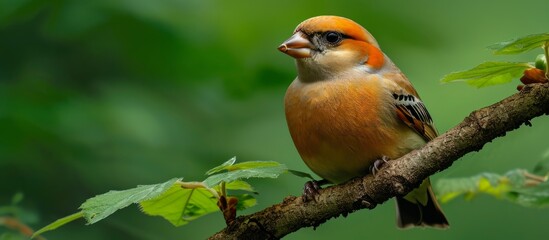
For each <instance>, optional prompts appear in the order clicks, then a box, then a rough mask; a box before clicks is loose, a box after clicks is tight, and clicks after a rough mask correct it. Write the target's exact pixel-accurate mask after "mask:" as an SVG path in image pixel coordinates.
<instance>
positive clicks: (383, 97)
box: [285, 76, 417, 183]
mask: <svg viewBox="0 0 549 240" xmlns="http://www.w3.org/2000/svg"><path fill="white" fill-rule="evenodd" d="M392 101H393V99H392V96H391V93H390V92H388V91H386V90H385V89H384V88H383V82H382V81H381V79H379V78H377V77H375V76H372V77H370V78H368V79H350V80H336V81H321V82H313V83H302V82H300V81H299V80H295V81H294V83H292V85H290V87H289V88H288V91H287V92H286V97H285V107H286V108H285V110H286V120H287V122H288V127H289V130H290V134H291V136H292V139H293V141H294V144H295V146H296V148H297V150H298V152H299V154H300V155H301V157H302V159H303V160H304V162H305V163H306V164H307V166H308V167H309V168H311V169H312V170H313V171H314V172H315V173H317V174H318V175H319V176H321V177H323V178H325V179H327V180H329V181H331V182H334V183H339V182H343V181H346V180H348V179H350V178H352V177H356V176H360V175H363V174H365V173H366V172H367V169H368V167H369V166H370V165H371V164H372V163H373V161H375V160H376V159H379V158H381V157H382V156H388V157H390V158H396V157H399V156H400V155H402V154H404V152H407V151H409V150H410V149H402V148H403V147H401V146H400V145H402V144H401V143H400V142H401V141H402V138H406V137H407V136H404V135H406V134H413V135H417V134H415V133H413V132H411V131H410V129H409V128H408V127H406V126H404V125H403V124H402V123H400V122H399V121H398V119H397V117H396V114H395V108H394V104H393V102H392ZM405 148H406V147H405ZM401 152H402V153H401Z"/></svg>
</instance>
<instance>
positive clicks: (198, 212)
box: [139, 184, 219, 227]
mask: <svg viewBox="0 0 549 240" xmlns="http://www.w3.org/2000/svg"><path fill="white" fill-rule="evenodd" d="M139 205H140V206H141V210H142V211H143V212H144V213H146V214H148V215H151V216H161V217H163V218H164V219H166V220H168V221H169V222H170V223H171V224H173V225H174V226H176V227H178V226H182V225H185V224H187V223H189V222H190V221H192V220H194V219H196V218H199V217H201V216H204V215H206V214H209V213H212V212H216V211H219V208H218V207H217V199H216V198H215V197H214V196H213V195H212V193H211V192H210V191H208V190H207V189H204V188H193V189H188V188H181V186H180V185H179V184H174V185H173V186H171V187H170V189H168V190H167V191H165V192H164V193H163V194H162V195H160V196H158V197H156V198H154V199H150V200H146V201H142V202H141V203H139Z"/></svg>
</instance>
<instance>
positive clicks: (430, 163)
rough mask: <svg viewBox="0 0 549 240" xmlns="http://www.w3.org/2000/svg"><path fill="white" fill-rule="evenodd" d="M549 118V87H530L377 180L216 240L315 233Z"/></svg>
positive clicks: (292, 202)
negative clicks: (307, 229)
mask: <svg viewBox="0 0 549 240" xmlns="http://www.w3.org/2000/svg"><path fill="white" fill-rule="evenodd" d="M543 114H549V84H532V85H527V86H526V87H525V88H524V89H522V91H520V92H519V93H516V94H514V95H512V96H510V97H508V98H506V99H504V100H502V101H500V102H498V103H496V104H494V105H491V106H488V107H485V108H482V109H479V110H477V111H474V112H472V113H471V114H470V115H469V116H468V117H466V118H465V119H464V120H463V122H461V123H460V124H459V125H457V126H456V127H454V128H452V129H450V130H449V131H448V132H446V133H444V134H442V135H440V136H439V137H437V138H436V139H434V140H432V141H430V142H429V143H427V144H426V145H425V146H424V147H422V148H421V149H418V150H415V151H412V152H410V153H408V154H406V155H404V156H403V157H401V158H399V159H395V160H392V161H389V162H388V163H387V164H385V165H384V167H383V168H382V169H381V171H380V172H379V173H378V174H376V176H375V177H374V176H372V175H367V176H365V177H362V178H356V179H353V180H351V181H349V182H347V183H345V184H342V185H337V186H333V187H330V188H326V189H322V190H321V191H320V195H319V196H318V198H317V199H316V202H315V201H312V202H307V203H304V202H303V200H302V198H301V197H293V196H290V197H286V198H285V199H284V201H283V202H282V203H279V204H276V205H273V206H271V207H268V208H266V209H264V210H262V211H259V212H257V213H254V214H250V215H247V216H240V217H238V218H237V219H236V221H234V223H233V224H231V225H230V226H228V227H227V228H225V229H223V230H222V231H220V232H218V233H216V234H215V235H213V236H211V237H210V239H279V238H282V237H283V236H285V235H287V234H289V233H291V232H294V231H297V230H298V229H300V228H303V227H315V226H318V225H320V224H321V223H323V222H326V221H327V220H329V219H330V218H333V217H338V216H339V215H343V216H346V215H347V214H348V213H351V212H354V211H356V210H359V209H363V208H369V209H373V208H375V207H376V206H377V204H380V203H383V202H385V201H387V200H388V199H389V198H392V197H395V196H402V195H405V194H406V193H407V192H409V191H411V190H412V189H414V188H415V187H417V186H418V185H419V183H420V182H421V181H422V180H423V179H425V178H426V177H428V176H430V175H432V174H434V173H436V172H438V171H441V170H444V169H446V168H448V167H449V166H450V165H452V163H453V162H454V161H456V160H457V159H459V158H460V157H461V156H463V155H465V154H466V153H469V152H472V151H478V150H480V149H481V148H482V147H483V146H484V144H486V143H487V142H490V141H492V140H493V139H495V138H497V137H499V136H504V135H505V133H506V132H508V131H511V130H514V129H516V128H518V127H520V126H521V125H522V124H523V123H526V125H529V120H531V119H532V118H534V117H537V116H541V115H543Z"/></svg>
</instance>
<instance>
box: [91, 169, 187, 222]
mask: <svg viewBox="0 0 549 240" xmlns="http://www.w3.org/2000/svg"><path fill="white" fill-rule="evenodd" d="M178 180H179V179H178V178H173V179H171V180H169V181H167V182H164V183H160V184H152V185H142V186H138V187H136V188H132V189H128V190H123V191H109V192H107V193H105V194H101V195H97V196H95V197H93V198H90V199H88V200H86V202H84V203H83V204H82V205H81V206H80V209H82V213H83V214H84V218H85V219H86V221H87V222H88V224H93V223H96V222H98V221H100V220H102V219H104V218H106V217H107V216H109V215H111V214H112V213H114V212H116V211H117V210H119V209H122V208H125V207H127V206H129V205H130V204H132V203H138V202H141V201H144V200H148V199H151V198H154V197H157V196H159V195H160V194H162V193H164V192H165V191H166V190H167V189H169V188H171V187H172V186H173V185H174V183H175V182H177V181H178Z"/></svg>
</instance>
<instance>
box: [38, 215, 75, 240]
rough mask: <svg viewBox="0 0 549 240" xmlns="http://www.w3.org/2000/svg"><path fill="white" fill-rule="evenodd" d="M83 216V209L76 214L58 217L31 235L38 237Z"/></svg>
mask: <svg viewBox="0 0 549 240" xmlns="http://www.w3.org/2000/svg"><path fill="white" fill-rule="evenodd" d="M83 216H84V214H83V213H82V211H80V212H77V213H75V214H71V215H69V216H66V217H64V218H60V219H57V220H55V221H54V222H52V223H50V224H48V225H46V226H45V227H43V228H41V229H39V230H38V231H36V232H34V234H32V236H31V239H32V238H35V237H37V236H38V235H41V234H42V233H45V232H48V231H51V230H55V229H57V228H58V227H61V226H63V225H65V224H67V223H69V222H72V221H74V220H76V219H79V218H82V217H83Z"/></svg>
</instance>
